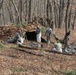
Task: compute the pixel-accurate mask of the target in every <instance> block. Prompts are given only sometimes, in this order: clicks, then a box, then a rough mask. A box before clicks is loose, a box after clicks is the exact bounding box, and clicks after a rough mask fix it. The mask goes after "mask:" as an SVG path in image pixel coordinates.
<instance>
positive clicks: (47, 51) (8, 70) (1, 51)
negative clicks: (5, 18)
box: [0, 27, 76, 75]
mask: <svg viewBox="0 0 76 75" xmlns="http://www.w3.org/2000/svg"><path fill="white" fill-rule="evenodd" d="M3 28H4V31H3V29H2V28H1V29H0V40H1V42H3V41H5V40H6V39H7V38H8V35H10V36H12V34H15V33H16V32H17V30H18V29H16V28H13V27H10V29H11V30H10V29H9V27H3ZM7 28H8V29H9V30H8V29H7ZM8 31H9V32H8ZM6 32H7V33H8V35H7V33H6ZM75 32H76V30H74V31H71V35H70V37H69V39H70V40H69V43H72V42H73V41H75V40H76V33H75ZM55 33H56V35H57V36H58V37H59V38H60V39H63V37H64V33H65V32H64V29H56V30H55ZM53 42H54V39H53ZM31 43H36V42H34V41H27V42H25V47H24V48H20V47H18V46H17V45H16V44H4V47H3V48H0V75H65V73H66V72H69V71H74V70H76V55H65V54H60V53H54V52H51V48H52V47H53V45H52V44H51V45H50V47H47V45H46V44H45V43H43V48H40V49H35V48H32V47H30V44H31ZM70 75H71V74H70ZM75 75H76V74H75Z"/></svg>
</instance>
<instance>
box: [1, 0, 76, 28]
mask: <svg viewBox="0 0 76 75" xmlns="http://www.w3.org/2000/svg"><path fill="white" fill-rule="evenodd" d="M75 5H76V0H0V25H8V24H11V25H12V24H24V25H27V24H28V23H29V22H39V23H41V24H42V25H51V21H53V28H55V27H58V28H61V27H62V26H67V27H68V28H69V27H72V29H74V26H75V20H76V9H75V8H76V6H75ZM67 27H66V28H67Z"/></svg>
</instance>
